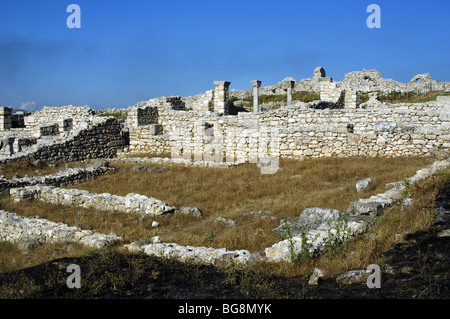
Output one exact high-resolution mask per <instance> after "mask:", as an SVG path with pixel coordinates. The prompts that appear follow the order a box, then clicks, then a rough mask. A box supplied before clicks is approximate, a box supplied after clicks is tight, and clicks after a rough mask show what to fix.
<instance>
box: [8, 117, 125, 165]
mask: <svg viewBox="0 0 450 319" xmlns="http://www.w3.org/2000/svg"><path fill="white" fill-rule="evenodd" d="M123 145H124V139H123V136H122V125H121V124H120V122H119V121H118V120H117V119H116V118H114V117H110V118H96V119H93V123H92V124H91V125H89V126H88V127H87V128H85V129H77V130H75V131H74V132H73V135H71V136H68V137H64V136H58V137H56V138H52V139H48V140H45V139H40V140H39V143H38V144H36V145H33V147H32V148H31V149H30V150H28V151H26V152H19V153H16V154H14V155H12V156H7V157H0V164H5V163H11V162H18V161H21V160H25V161H37V160H40V161H49V162H60V161H65V162H76V161H82V160H85V159H93V158H111V157H114V156H115V155H116V154H117V149H118V148H120V147H121V146H123Z"/></svg>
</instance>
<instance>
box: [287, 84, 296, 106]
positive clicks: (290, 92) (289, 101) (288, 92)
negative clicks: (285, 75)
mask: <svg viewBox="0 0 450 319" xmlns="http://www.w3.org/2000/svg"><path fill="white" fill-rule="evenodd" d="M287 84H288V87H287V105H289V104H291V102H292V89H293V88H294V85H295V81H287Z"/></svg>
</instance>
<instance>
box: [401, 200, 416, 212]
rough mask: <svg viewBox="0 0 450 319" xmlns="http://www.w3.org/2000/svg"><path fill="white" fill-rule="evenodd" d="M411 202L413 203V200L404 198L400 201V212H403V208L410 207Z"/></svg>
mask: <svg viewBox="0 0 450 319" xmlns="http://www.w3.org/2000/svg"><path fill="white" fill-rule="evenodd" d="M413 202H414V200H413V199H412V198H405V199H404V200H403V201H402V205H401V207H400V210H403V209H405V208H407V207H409V206H411V205H412V204H413Z"/></svg>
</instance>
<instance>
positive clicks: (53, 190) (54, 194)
mask: <svg viewBox="0 0 450 319" xmlns="http://www.w3.org/2000/svg"><path fill="white" fill-rule="evenodd" d="M10 195H11V197H12V198H13V199H14V200H15V201H18V202H27V201H29V200H35V199H36V200H40V201H43V202H46V203H51V204H56V205H70V206H78V207H83V208H94V209H98V210H105V211H111V212H113V211H117V212H123V213H137V214H142V215H144V216H151V217H155V216H159V215H164V214H168V213H173V212H174V210H175V207H172V206H169V205H166V203H164V202H163V201H161V200H158V199H156V198H152V197H150V198H149V197H147V196H144V195H139V194H128V195H126V196H118V195H111V194H108V193H102V194H93V193H89V192H88V191H84V190H78V189H65V188H59V187H54V186H47V185H35V186H26V187H21V188H13V189H11V190H10Z"/></svg>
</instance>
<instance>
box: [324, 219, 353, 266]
mask: <svg viewBox="0 0 450 319" xmlns="http://www.w3.org/2000/svg"><path fill="white" fill-rule="evenodd" d="M328 229H329V230H328V235H327V237H326V238H325V239H324V252H325V254H326V255H327V256H328V257H329V258H342V257H343V256H344V255H345V253H346V252H347V248H348V243H349V240H350V237H351V236H350V229H349V227H348V224H347V219H346V218H345V216H344V215H339V217H338V219H337V222H336V225H335V227H331V225H329V227H328Z"/></svg>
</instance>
